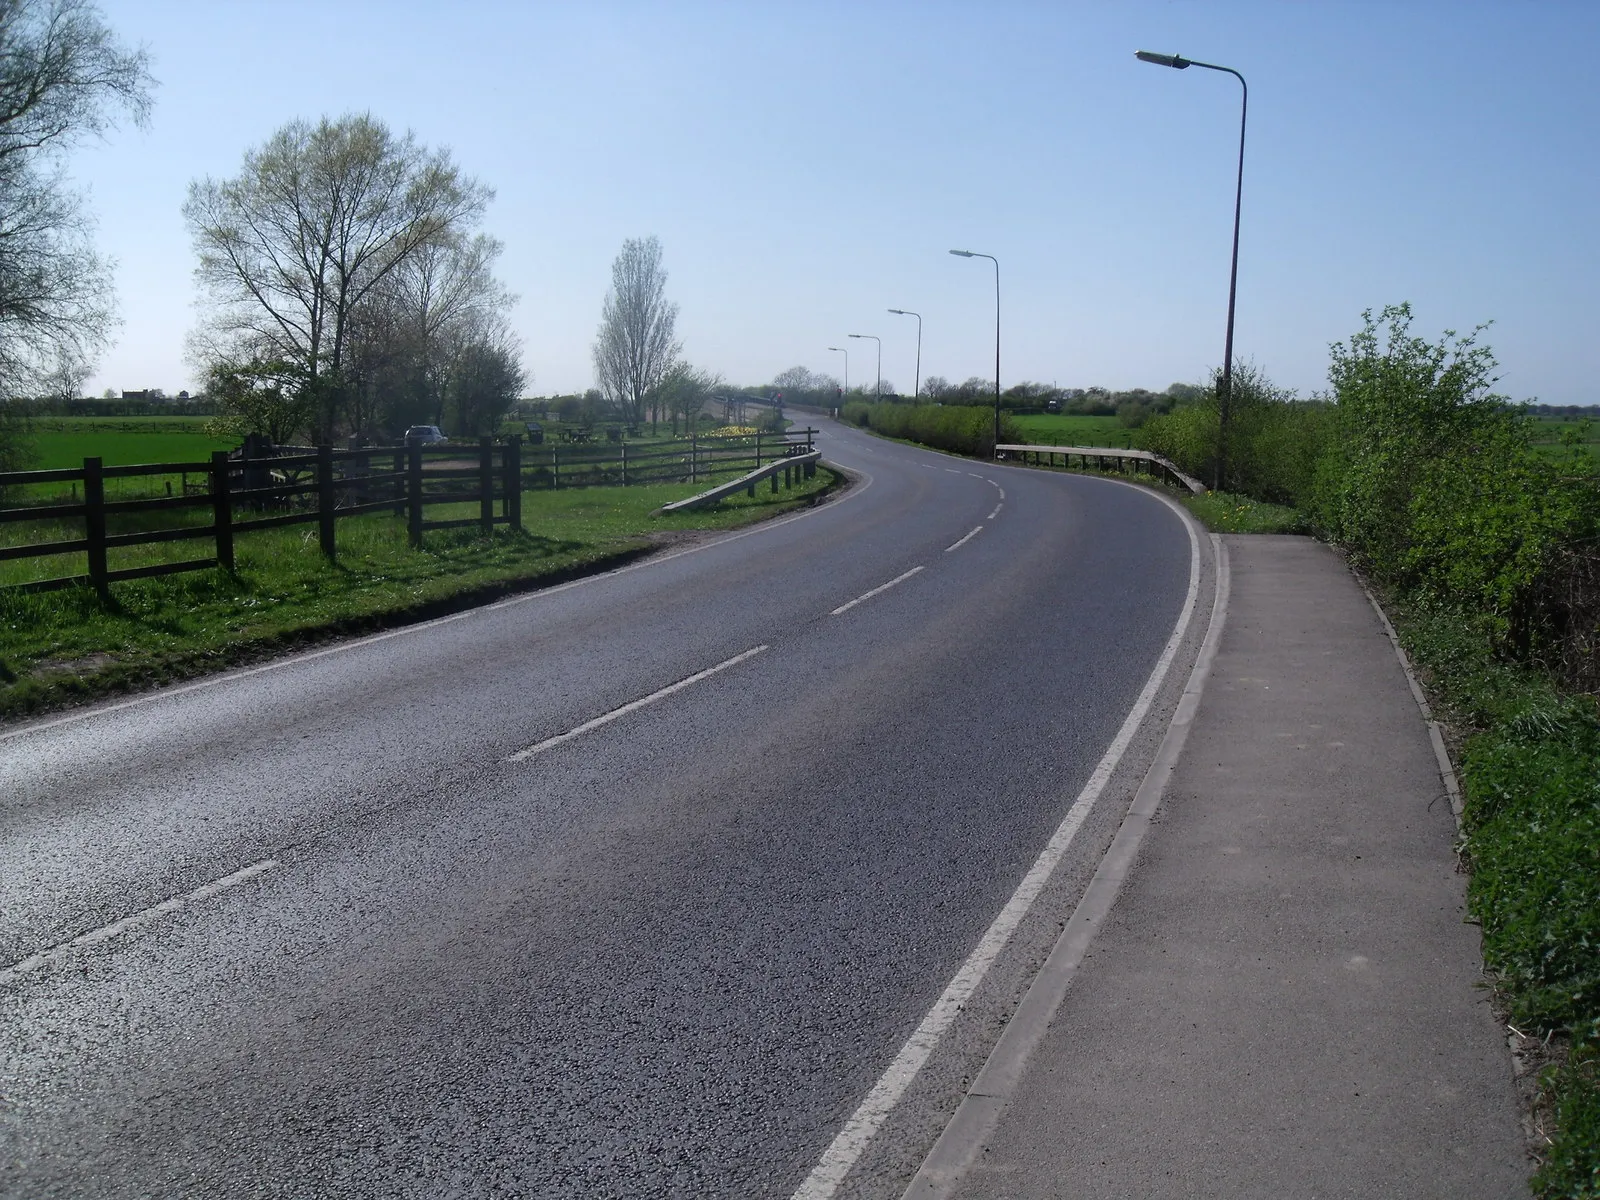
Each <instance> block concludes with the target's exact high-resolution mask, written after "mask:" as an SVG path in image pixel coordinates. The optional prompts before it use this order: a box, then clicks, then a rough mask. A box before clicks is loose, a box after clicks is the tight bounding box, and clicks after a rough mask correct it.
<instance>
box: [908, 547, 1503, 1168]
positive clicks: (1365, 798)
mask: <svg viewBox="0 0 1600 1200" xmlns="http://www.w3.org/2000/svg"><path fill="white" fill-rule="evenodd" d="M1223 541H1224V544H1225V548H1226V552H1227V557H1228V561H1229V565H1230V575H1231V598H1230V599H1229V602H1228V605H1227V611H1226V616H1225V624H1224V625H1223V627H1222V633H1221V637H1220V641H1219V642H1218V643H1217V645H1216V651H1215V657H1214V659H1213V660H1212V663H1211V666H1210V670H1209V677H1208V678H1207V679H1206V681H1205V682H1204V686H1203V692H1202V693H1201V697H1200V700H1199V705H1198V709H1197V710H1196V715H1195V718H1194V720H1193V723H1192V725H1191V726H1190V728H1189V731H1188V740H1187V742H1186V744H1185V745H1184V748H1183V750H1182V752H1181V754H1179V755H1178V757H1177V760H1176V763H1175V765H1174V766H1173V769H1172V773H1171V775H1170V778H1169V779H1168V782H1167V785H1166V787H1165V790H1164V794H1163V796H1162V798H1161V801H1160V804H1159V808H1157V809H1156V810H1155V816H1154V821H1153V823H1152V824H1151V825H1150V826H1149V829H1148V831H1147V833H1146V834H1145V836H1144V838H1143V841H1142V844H1141V846H1140V857H1139V858H1138V859H1137V861H1134V862H1133V863H1132V869H1131V870H1130V871H1129V872H1128V874H1127V878H1126V880H1125V882H1124V883H1123V886H1122V890H1121V893H1120V895H1119V896H1118V897H1117V898H1116V901H1115V903H1114V905H1112V906H1111V907H1110V910H1109V912H1108V913H1107V914H1105V919H1104V921H1103V923H1102V924H1101V925H1100V928H1099V931H1098V933H1097V934H1096V935H1095V936H1094V937H1093V939H1092V941H1090V942H1089V943H1088V948H1087V951H1086V952H1085V953H1084V954H1083V956H1082V959H1081V961H1080V962H1079V963H1078V964H1077V966H1076V970H1075V972H1074V973H1073V974H1072V978H1071V982H1070V985H1069V986H1067V987H1065V989H1064V991H1063V993H1062V995H1061V998H1060V1003H1059V1006H1058V1007H1055V1009H1054V1012H1053V1015H1048V1016H1047V1018H1046V1020H1045V1021H1043V1022H1041V1023H1040V1026H1041V1027H1040V1029H1039V1030H1038V1031H1037V1033H1038V1040H1037V1044H1036V1046H1035V1047H1034V1049H1033V1051H1032V1053H1031V1054H1030V1055H1028V1057H1027V1060H1026V1063H1025V1065H1024V1066H1023V1067H1022V1069H1021V1070H1020V1072H1018V1073H1017V1075H1016V1079H1015V1082H1014V1086H1012V1087H1011V1088H1009V1089H1008V1090H1009V1094H1008V1095H1007V1096H1004V1097H985V1096H982V1095H975V1094H973V1093H981V1092H982V1091H983V1084H984V1080H985V1076H983V1075H980V1076H979V1077H978V1081H977V1084H976V1085H975V1086H974V1088H973V1093H969V1096H968V1102H967V1104H966V1105H965V1107H967V1108H969V1109H970V1108H973V1107H974V1106H975V1105H979V1106H981V1102H982V1101H985V1100H988V1101H989V1102H990V1103H989V1108H990V1109H991V1110H992V1111H996V1112H998V1116H997V1117H995V1118H991V1119H989V1120H988V1122H987V1125H988V1127H987V1128H985V1129H980V1130H979V1132H978V1134H977V1135H976V1136H974V1135H973V1134H972V1132H971V1129H970V1128H969V1129H968V1131H967V1133H966V1134H965V1135H962V1134H960V1133H959V1131H957V1130H956V1126H955V1125H952V1126H951V1127H950V1129H948V1130H947V1133H946V1136H945V1137H944V1138H943V1139H941V1142H940V1144H939V1145H938V1146H937V1147H936V1149H935V1155H934V1156H933V1157H934V1158H938V1159H939V1160H940V1169H939V1170H930V1164H929V1163H925V1164H924V1168H923V1172H922V1173H921V1174H920V1175H919V1176H918V1178H917V1180H916V1181H915V1182H914V1183H913V1185H912V1188H911V1190H910V1191H909V1192H908V1193H907V1195H908V1196H909V1195H916V1196H924V1195H927V1196H933V1195H942V1196H953V1197H961V1198H962V1200H979V1198H982V1200H999V1198H1001V1197H1032V1198H1037V1197H1055V1196H1062V1197H1066V1196H1071V1197H1076V1198H1085V1200H1087V1198H1090V1197H1257V1196H1260V1197H1269V1196H1270V1197H1286V1196H1294V1197H1379V1196H1397V1197H1400V1196H1403V1197H1435V1196H1437V1197H1451V1198H1453V1200H1463V1198H1467V1197H1507V1196H1525V1195H1527V1194H1528V1193H1527V1184H1526V1179H1527V1177H1528V1174H1529V1171H1530V1164H1529V1162H1528V1159H1527V1158H1526V1156H1525V1153H1524V1144H1523V1139H1522V1134H1521V1130H1520V1115H1521V1110H1520V1106H1519V1103H1518V1099H1517V1095H1516V1091H1515V1086H1514V1081H1513V1076H1512V1068H1511V1060H1510V1056H1509V1054H1508V1052H1507V1048H1506V1043H1505V1041H1504V1034H1503V1031H1502V1030H1501V1029H1500V1027H1499V1024H1498V1022H1497V1021H1496V1019H1495V1016H1494V1014H1493V1012H1492V1009H1491V1006H1490V1002H1489V998H1488V993H1487V991H1486V990H1485V988H1484V987H1483V979H1482V976H1481V957H1480V951H1479V937H1478V930H1477V928H1476V927H1475V926H1473V925H1471V924H1468V923H1467V922H1466V919H1465V916H1466V914H1465V903H1464V894H1465V877H1464V876H1463V875H1461V874H1460V873H1458V871H1457V869H1456V859H1455V855H1454V853H1453V849H1452V846H1453V841H1454V838H1455V836H1456V826H1455V821H1454V817H1453V814H1452V811H1451V807H1450V802H1449V799H1448V797H1447V795H1446V794H1445V789H1444V787H1443V785H1442V782H1441V775H1440V769H1439V764H1438V760H1437V758H1436V757H1435V755H1434V752H1433V749H1432V746H1431V744H1430V740H1429V733H1428V728H1427V725H1426V722H1425V720H1424V718H1423V716H1422V714H1421V713H1420V711H1419V709H1418V706H1417V703H1416V701H1415V699H1414V698H1413V696H1412V694H1411V691H1410V688H1409V684H1408V681H1407V678H1406V675H1405V672H1404V669H1403V668H1402V666H1401V665H1400V662H1399V660H1398V658H1397V656H1396V654H1395V651H1394V649H1393V646H1392V644H1391V642H1390V641H1389V640H1388V637H1387V635H1386V634H1385V632H1384V629H1383V627H1382V624H1381V623H1380V621H1379V619H1378V617H1377V615H1376V613H1375V612H1374V611H1373V609H1372V607H1371V605H1370V604H1369V602H1368V600H1367V598H1366V596H1365V595H1364V594H1363V592H1362V590H1361V589H1360V587H1359V585H1358V584H1357V582H1356V580H1355V579H1354V578H1353V577H1352V575H1351V574H1350V572H1349V571H1348V569H1347V568H1346V567H1345V565H1344V564H1343V562H1342V561H1341V560H1340V559H1339V558H1338V557H1337V556H1336V555H1335V554H1334V553H1333V552H1332V551H1330V550H1329V549H1328V548H1326V547H1324V546H1322V545H1319V544H1318V543H1316V542H1314V541H1312V540H1310V539H1308V538H1299V537H1262V536H1253V537H1243V536H1240V537H1229V538H1226V539H1223ZM1089 895H1090V896H1091V897H1092V895H1093V888H1092V886H1091V889H1090V893H1089ZM1088 902H1089V900H1088V899H1086V900H1085V903H1088ZM1069 932H1070V931H1069ZM1065 936H1066V935H1065V934H1064V935H1063V937H1065ZM1048 972H1049V967H1047V968H1046V971H1045V974H1048ZM1041 977H1042V976H1041ZM1024 1009H1026V1004H1025V1005H1024ZM1024 1019H1025V1016H1024V1015H1019V1017H1018V1018H1017V1020H1024ZM1014 1024H1015V1022H1014ZM998 1052H999V1051H997V1053H998ZM990 1061H991V1064H992V1063H993V1062H994V1060H993V1059H992V1058H991V1060H990ZM989 1074H990V1075H991V1076H993V1075H994V1074H995V1072H993V1071H990V1073H989ZM980 1124H982V1123H981V1122H980ZM963 1139H964V1144H962V1143H963ZM932 1161H933V1160H932V1159H930V1163H931V1162H932Z"/></svg>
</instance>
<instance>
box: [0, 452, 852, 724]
mask: <svg viewBox="0 0 1600 1200" xmlns="http://www.w3.org/2000/svg"><path fill="white" fill-rule="evenodd" d="M843 482H844V477H843V476H842V475H840V474H838V473H837V472H834V471H831V470H829V469H828V468H826V467H824V468H822V469H821V470H819V471H818V472H817V475H816V478H814V479H811V480H805V481H803V482H802V483H801V484H800V485H799V486H797V487H795V488H794V489H793V490H786V491H780V492H778V493H776V494H773V493H772V492H770V491H769V490H768V489H767V488H766V487H760V488H757V490H756V494H755V496H754V497H749V496H745V495H743V494H740V495H737V496H733V497H730V498H729V499H727V500H725V501H723V502H722V503H721V504H718V505H716V506H715V507H713V508H710V509H705V510H701V511H696V512H682V513H673V514H664V515H660V516H656V515H653V514H654V511H655V510H656V509H658V508H659V507H660V506H661V505H662V504H665V503H668V502H670V501H672V500H680V499H683V498H684V497H686V496H692V495H694V494H695V493H696V492H698V491H700V490H702V489H703V485H693V484H666V485H657V486H649V487H630V488H575V489H571V490H563V491H556V492H526V493H524V495H523V524H524V528H523V529H522V530H521V531H515V532H514V531H511V530H507V529H496V530H495V532H494V533H493V534H492V535H491V536H488V537H484V536H482V535H481V534H480V533H479V532H477V531H476V530H473V529H451V530H440V531H435V532H429V533H428V534H427V535H426V536H425V538H424V544H423V548H422V550H420V551H416V550H412V549H411V547H410V546H409V545H408V544H407V541H406V531H405V523H404V521H403V520H396V519H394V518H392V517H389V516H387V515H383V514H376V515H372V516H363V517H353V518H349V519H346V520H343V521H340V522H339V525H338V548H339V559H338V561H337V562H336V563H330V562H328V561H327V560H326V559H325V558H324V557H323V556H322V553H321V551H320V549H319V548H318V543H317V536H316V527H315V526H314V525H313V526H309V527H308V526H299V527H293V528H288V529H280V530H270V531H264V532H260V533H254V534H249V535H244V536H241V537H240V538H239V539H238V544H237V546H236V551H235V554H236V561H235V570H234V572H233V573H232V574H229V573H228V572H225V571H221V570H206V571H194V572H191V573H188V574H184V575H171V576H165V577H161V578H156V579H149V580H138V581H130V582H127V583H120V584H113V585H112V589H111V590H112V595H111V599H110V601H108V602H106V601H101V600H100V598H99V597H98V596H97V595H96V594H95V593H94V592H92V591H90V590H88V589H87V588H75V589H70V590H67V591H61V592H47V593H39V594H32V595H29V594H19V593H16V592H9V591H5V590H0V716H5V717H16V716H21V715H24V714H28V713H34V712H39V711H43V710H46V709H50V708H57V707H62V706H64V705H67V704H71V703H76V702H81V701H86V700H91V699H95V698H97V697H100V696H104V695H108V694H112V693H116V692H123V691H132V690H136V689H139V688H145V687H150V686H153V685H155V684H159V683H167V682H172V681H175V680H179V679H184V678H190V677H193V676H196V675H200V674H204V673H206V672H210V671H216V670H220V669H223V668H226V667H231V666H235V665H238V664H240V663H244V662H249V661H254V660H257V659H261V658H265V657H268V656H270V655H272V654H276V653H281V652H284V651H286V650H291V649H295V648H298V647H302V646H305V645H308V644H311V643H314V642H319V641H325V640H327V639H329V638H332V637H338V636H347V635H352V634H360V633H367V632H371V631H373V630H376V629H382V628H385V627H388V626H394V625H401V624H406V623H409V622H413V621H418V620H424V619H427V618H429V617H433V616H438V615H441V614H443V613H447V612H451V611H456V610H459V609H462V608H467V607H471V606H473V605H475V604H482V603H485V602H487V601H489V600H493V599H496V598H498V597H500V596H504V595H507V594H510V593H512V592H518V591H526V590H530V589H533V588H538V587H547V586H550V585H552V584H555V583H559V582H563V581H565V580H568V579H573V578H577V577H579V576H582V575H587V574H593V573H595V572H597V571H601V570H605V569H608V568H610V567H614V566H617V565H620V564H622V563H625V562H628V561H630V560H632V559H636V558H639V557H641V556H644V555H646V554H649V553H651V552H652V551H654V550H656V549H658V548H660V547H661V546H663V545H668V544H671V543H673V542H675V541H682V540H685V539H691V538H693V537H695V536H696V535H697V534H703V533H706V532H709V531H715V530H725V529H732V528H737V527H739V526H743V525H748V524H751V523H753V522H756V521H761V520H764V519H767V518H769V517H774V516H780V515H782V514H784V513H787V512H792V511H795V510H796V509H799V508H802V507H805V506H808V505H811V504H814V503H816V502H817V501H818V500H820V499H821V498H822V497H823V496H824V495H826V494H828V493H829V492H831V491H833V490H835V489H836V488H838V487H839V486H841V485H842V484H843ZM459 507H460V508H461V511H460V512H459V513H454V512H450V511H447V510H446V509H445V508H444V507H443V506H441V507H439V508H435V509H432V510H430V511H429V518H430V519H446V518H448V517H451V516H471V515H474V514H475V511H476V506H474V505H462V506H459ZM173 545H175V544H174V543H168V544H166V546H155V547H149V548H144V547H141V548H140V549H148V550H149V551H150V552H151V553H152V554H155V553H160V552H164V551H166V550H167V549H168V548H169V547H171V546H173ZM176 545H181V546H183V547H184V548H183V549H182V550H181V552H180V554H181V556H184V557H187V556H188V555H190V554H193V553H195V550H196V548H195V547H191V546H189V545H188V544H186V543H177V544H176ZM200 546H201V547H206V548H208V547H209V543H208V542H201V543H200ZM200 552H201V553H204V552H205V551H204V550H201V551H200ZM121 565H127V564H121Z"/></svg>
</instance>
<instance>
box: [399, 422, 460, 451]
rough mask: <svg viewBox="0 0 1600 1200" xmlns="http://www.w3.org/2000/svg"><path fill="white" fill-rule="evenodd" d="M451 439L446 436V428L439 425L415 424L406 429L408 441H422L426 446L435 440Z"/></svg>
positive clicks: (445, 440) (444, 440)
mask: <svg viewBox="0 0 1600 1200" xmlns="http://www.w3.org/2000/svg"><path fill="white" fill-rule="evenodd" d="M449 440H450V439H449V438H447V437H445V435H444V430H442V429H440V428H439V427H438V426H437V425H413V426H412V427H411V428H410V429H408V430H406V441H408V442H411V441H417V442H421V443H422V444H423V445H424V446H427V445H430V444H432V443H434V442H448V441H449Z"/></svg>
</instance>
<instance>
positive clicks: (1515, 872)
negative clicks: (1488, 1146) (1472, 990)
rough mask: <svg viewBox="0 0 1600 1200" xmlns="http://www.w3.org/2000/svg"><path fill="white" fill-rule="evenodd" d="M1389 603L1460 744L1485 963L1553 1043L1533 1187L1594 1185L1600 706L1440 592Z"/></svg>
mask: <svg viewBox="0 0 1600 1200" xmlns="http://www.w3.org/2000/svg"><path fill="white" fill-rule="evenodd" d="M1386 607H1388V608H1389V610H1390V612H1391V614H1393V615H1394V617H1395V623H1396V626H1397V627H1398V629H1399V631H1400V634H1401V638H1402V640H1403V641H1404V643H1405V646H1406V650H1407V652H1408V653H1409V654H1410V655H1411V657H1412V659H1413V661H1414V662H1415V663H1416V664H1417V665H1418V667H1419V668H1420V669H1421V672H1422V674H1423V677H1424V680H1425V682H1426V684H1427V686H1428V690H1429V692H1430V695H1431V696H1432V698H1433V699H1434V702H1435V707H1436V708H1437V710H1438V711H1439V712H1440V714H1441V716H1442V717H1443V718H1444V719H1445V720H1446V722H1447V724H1448V726H1449V727H1450V728H1451V730H1452V732H1453V734H1454V735H1455V740H1456V741H1457V743H1458V746H1459V750H1458V754H1457V758H1458V762H1459V765H1460V768H1461V774H1462V783H1463V790H1464V794H1465V804H1466V808H1465V813H1464V819H1463V851H1464V854H1465V856H1466V858H1467V859H1468V860H1469V861H1470V863H1471V867H1472V878H1471V882H1470V883H1469V885H1468V891H1467V898H1468V906H1469V909H1470V911H1471V914H1472V916H1473V917H1474V918H1475V919H1476V920H1477V921H1478V922H1480V923H1481V925H1482V927H1483V954H1484V964H1485V967H1486V968H1487V970H1488V971H1489V973H1490V974H1491V976H1492V978H1493V979H1494V980H1495V983H1496V986H1497V991H1498V995H1499V998H1500V1001H1501V1003H1502V1004H1503V1005H1504V1007H1505V1009H1506V1011H1507V1016H1508V1019H1509V1022H1510V1023H1511V1024H1512V1025H1514V1026H1515V1027H1516V1028H1517V1029H1519V1030H1520V1031H1522V1032H1523V1033H1524V1034H1526V1035H1529V1036H1530V1037H1532V1038H1534V1039H1548V1041H1549V1044H1550V1045H1551V1046H1552V1047H1553V1049H1554V1054H1553V1056H1552V1063H1551V1065H1550V1066H1549V1067H1547V1068H1546V1070H1545V1071H1544V1073H1543V1076H1542V1078H1541V1085H1542V1099H1541V1106H1540V1110H1539V1113H1538V1116H1539V1119H1540V1120H1541V1122H1543V1123H1547V1124H1548V1126H1549V1127H1550V1129H1549V1135H1550V1136H1551V1138H1552V1142H1551V1144H1550V1145H1549V1146H1548V1147H1547V1149H1546V1152H1545V1154H1544V1156H1543V1158H1544V1161H1543V1163H1542V1164H1541V1166H1540V1168H1539V1171H1538V1173H1537V1174H1536V1175H1535V1177H1534V1187H1535V1191H1536V1194H1537V1195H1539V1196H1543V1197H1548V1198H1551V1200H1554V1198H1556V1197H1590V1198H1594V1197H1600V1068H1597V1055H1600V706H1597V705H1596V702H1595V700H1594V698H1592V697H1583V696H1574V695H1571V694H1566V693H1563V692H1562V691H1561V690H1560V689H1559V688H1558V687H1557V686H1556V685H1555V684H1554V683H1553V682H1552V681H1551V680H1550V679H1549V678H1548V677H1546V676H1545V675H1543V674H1542V673H1540V672H1539V671H1537V670H1535V669H1530V668H1527V667H1522V666H1517V665H1514V664H1511V663H1508V662H1504V661H1501V660H1498V659H1496V658H1495V657H1494V656H1493V654H1492V653H1491V652H1490V649H1489V645H1490V643H1489V640H1488V638H1487V637H1486V636H1485V635H1483V634H1482V633H1480V632H1479V631H1478V630H1477V629H1476V627H1475V624H1474V622H1473V621H1472V620H1471V619H1470V618H1469V617H1466V616H1463V614H1461V613H1459V612H1457V611H1455V610H1453V609H1451V608H1449V607H1447V606H1445V605H1443V604H1438V603H1429V602H1417V601H1413V602H1409V603H1406V602H1395V601H1393V600H1391V601H1390V602H1389V603H1388V604H1387V605H1386Z"/></svg>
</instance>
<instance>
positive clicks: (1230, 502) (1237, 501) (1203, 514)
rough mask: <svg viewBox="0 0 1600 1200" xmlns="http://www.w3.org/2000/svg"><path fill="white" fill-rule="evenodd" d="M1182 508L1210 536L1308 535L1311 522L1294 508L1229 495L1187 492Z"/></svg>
mask: <svg viewBox="0 0 1600 1200" xmlns="http://www.w3.org/2000/svg"><path fill="white" fill-rule="evenodd" d="M1183 503H1184V506H1185V507H1187V508H1188V510H1189V511H1190V512H1191V513H1193V514H1194V515H1195V516H1196V517H1197V518H1199V520H1200V521H1201V523H1203V524H1204V525H1205V527H1206V528H1207V529H1209V530H1211V532H1212V533H1310V532H1312V529H1311V523H1310V522H1309V521H1308V520H1306V518H1305V516H1304V515H1303V514H1302V513H1301V512H1300V511H1299V510H1298V509H1293V508H1285V507H1284V506H1283V505H1281V504H1265V503H1263V502H1261V501H1260V500H1252V499H1250V497H1248V496H1238V495H1234V494H1233V493H1231V492H1207V493H1205V494H1204V495H1203V496H1194V495H1189V494H1187V493H1185V494H1184V496H1183Z"/></svg>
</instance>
